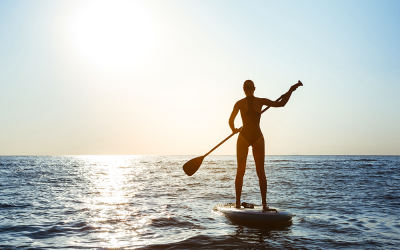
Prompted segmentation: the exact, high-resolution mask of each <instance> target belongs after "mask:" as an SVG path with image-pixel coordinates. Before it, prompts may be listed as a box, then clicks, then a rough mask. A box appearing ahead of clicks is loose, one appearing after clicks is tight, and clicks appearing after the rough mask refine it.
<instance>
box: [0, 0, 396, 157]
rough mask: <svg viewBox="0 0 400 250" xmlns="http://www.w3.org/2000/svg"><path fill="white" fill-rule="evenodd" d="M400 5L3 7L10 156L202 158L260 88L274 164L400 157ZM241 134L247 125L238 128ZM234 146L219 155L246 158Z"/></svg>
mask: <svg viewBox="0 0 400 250" xmlns="http://www.w3.org/2000/svg"><path fill="white" fill-rule="evenodd" d="M399 10H400V3H399V2H398V1H384V2H380V1H220V0H219V1H122V0H121V1H89V0H87V1H50V0H40V1H21V0H17V1H0V34H1V39H0V90H1V91H0V113H1V116H2V117H1V120H2V122H1V124H0V141H1V143H0V154H2V155H10V154H12V155H16V154H40V155H52V154H171V155H186V154H190V155H201V154H204V153H206V152H207V151H208V150H209V149H211V148H212V147H213V146H215V145H216V144H217V143H218V142H219V141H221V140H222V139H224V138H225V137H226V136H228V135H229V134H230V129H229V126H228V118H229V115H230V112H231V110H232V108H233V105H234V103H235V102H236V101H237V100H239V99H241V98H243V97H244V95H243V92H242V88H241V87H242V84H243V82H244V80H246V79H252V80H253V81H254V82H255V85H256V88H257V89H256V92H255V95H256V96H258V97H265V98H269V99H276V98H278V97H279V96H280V95H281V94H283V93H284V92H286V91H287V90H288V88H289V87H290V86H291V85H292V84H294V83H296V82H297V80H302V81H303V83H304V85H305V86H304V87H302V88H299V89H298V91H296V92H295V93H294V94H293V97H292V99H291V100H290V101H289V103H288V104H287V106H286V107H285V108H280V109H270V110H269V111H267V112H266V113H265V114H264V115H263V117H262V121H261V127H262V130H263V133H264V137H265V140H266V146H267V147H266V153H267V154H396V155H398V154H399V153H400V132H399V131H398V128H399V127H400V115H399V111H398V110H399V108H400V100H399V98H398V97H397V95H398V93H399V91H400V81H399V80H400V77H399V74H398V72H397V71H398V69H399V68H400V67H399V65H400V50H399V46H398V44H400V39H399V38H400V31H399V29H398V24H399V23H400V17H399V16H400V15H399ZM236 124H237V127H239V126H240V121H239V119H238V120H236ZM235 140H236V138H234V139H231V140H230V141H228V142H227V143H225V144H224V145H223V146H221V147H220V148H219V149H218V150H216V151H215V154H224V155H225V154H228V155H229V154H235Z"/></svg>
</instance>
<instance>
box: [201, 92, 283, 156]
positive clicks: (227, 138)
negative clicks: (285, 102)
mask: <svg viewBox="0 0 400 250" xmlns="http://www.w3.org/2000/svg"><path fill="white" fill-rule="evenodd" d="M284 95H285V94H283V95H281V97H279V98H278V99H276V102H278V101H280V100H281V99H282V98H283V96H284ZM269 108H270V106H268V107H266V108H265V109H263V110H262V111H261V114H262V113H264V112H265V111H267V110H268V109H269ZM241 128H243V127H240V128H239V129H241ZM234 134H236V133H232V134H231V135H230V136H228V137H226V138H225V139H224V140H223V141H222V142H220V143H219V144H218V145H217V146H215V147H214V148H213V149H211V150H210V151H208V153H207V154H205V155H203V157H206V156H207V155H209V154H210V153H211V152H212V151H214V150H215V149H217V148H218V147H219V146H221V145H222V144H223V143H224V142H226V141H227V140H229V138H231V137H232V136H233V135H234Z"/></svg>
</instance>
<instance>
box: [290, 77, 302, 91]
mask: <svg viewBox="0 0 400 250" xmlns="http://www.w3.org/2000/svg"><path fill="white" fill-rule="evenodd" d="M300 86H303V83H302V82H301V81H300V80H299V81H298V82H297V83H296V84H295V85H293V86H292V87H290V90H289V91H290V92H293V91H295V90H296V89H297V88H298V87H300Z"/></svg>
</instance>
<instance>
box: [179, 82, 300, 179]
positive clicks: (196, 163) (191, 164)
mask: <svg viewBox="0 0 400 250" xmlns="http://www.w3.org/2000/svg"><path fill="white" fill-rule="evenodd" d="M296 85H297V87H299V86H303V83H302V82H301V81H300V80H299V81H298V82H297V83H296V84H295V85H294V86H296ZM285 94H286V93H285ZM285 94H283V95H281V97H279V98H278V99H277V100H276V102H278V101H280V100H281V99H282V98H283V96H284V95H285ZM269 108H270V107H269V106H268V107H266V108H265V109H263V110H262V111H261V113H264V112H265V111H267V110H268V109H269ZM241 128H242V127H240V128H239V129H241ZM234 134H236V133H232V134H231V135H230V136H228V137H226V138H225V140H223V141H222V142H220V143H219V144H218V145H217V146H215V147H214V148H213V149H211V150H210V151H209V152H208V153H207V154H205V155H203V156H199V157H196V158H193V159H191V160H190V161H188V162H186V163H185V165H183V171H185V173H186V174H187V175H189V176H192V175H193V174H194V173H196V171H197V170H198V169H199V168H200V166H201V163H202V162H203V160H204V158H205V157H206V156H207V155H209V154H210V153H211V152H212V151H214V150H215V149H217V148H218V147H219V146H221V144H223V143H224V142H226V141H227V140H229V138H231V137H232V136H233V135H234Z"/></svg>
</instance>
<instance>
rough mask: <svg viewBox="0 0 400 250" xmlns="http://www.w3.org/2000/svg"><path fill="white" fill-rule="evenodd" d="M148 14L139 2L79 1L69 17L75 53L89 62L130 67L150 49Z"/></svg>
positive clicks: (98, 64) (113, 66)
mask: <svg viewBox="0 0 400 250" xmlns="http://www.w3.org/2000/svg"><path fill="white" fill-rule="evenodd" d="M150 14H151V13H150V11H149V9H148V8H146V6H145V5H144V3H142V2H141V1H126V0H114V1H102V0H87V1H80V2H78V4H77V6H76V7H75V8H74V10H73V11H72V13H71V16H70V20H69V27H68V28H69V33H70V38H71V40H72V43H73V45H74V47H75V49H76V51H77V52H78V53H79V55H80V56H81V57H82V58H83V59H84V60H86V61H88V62H89V63H91V64H93V65H96V66H99V67H102V68H121V67H131V66H133V65H135V64H138V63H140V62H141V61H143V60H144V59H145V58H146V56H148V54H149V53H150V52H151V49H152V46H153V43H154V29H153V25H152V20H151V16H150Z"/></svg>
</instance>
